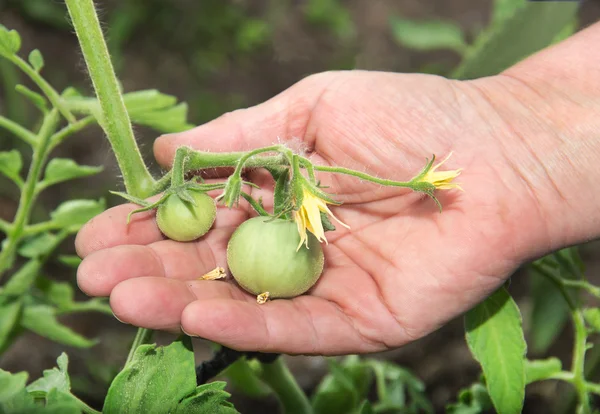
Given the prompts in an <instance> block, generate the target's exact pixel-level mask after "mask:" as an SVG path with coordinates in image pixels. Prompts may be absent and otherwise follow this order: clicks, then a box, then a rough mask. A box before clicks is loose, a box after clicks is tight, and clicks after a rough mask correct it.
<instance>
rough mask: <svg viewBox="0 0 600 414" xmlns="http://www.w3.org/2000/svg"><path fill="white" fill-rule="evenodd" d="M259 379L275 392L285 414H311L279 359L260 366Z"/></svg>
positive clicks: (302, 395)
mask: <svg viewBox="0 0 600 414" xmlns="http://www.w3.org/2000/svg"><path fill="white" fill-rule="evenodd" d="M260 378H261V379H262V380H263V381H264V382H265V383H266V384H267V385H268V386H269V387H271V389H272V390H273V391H274V392H275V395H276V396H277V398H278V399H279V401H280V403H281V405H282V406H283V412H284V413H285V414H311V413H313V409H312V406H311V405H310V402H309V401H308V398H307V397H306V394H305V393H304V391H302V388H300V386H299V385H298V383H297V382H296V379H295V378H294V376H293V375H292V373H291V372H290V370H289V369H288V367H287V365H286V364H285V362H284V360H283V359H282V358H281V357H279V358H277V359H276V360H275V362H271V363H268V364H261V373H260Z"/></svg>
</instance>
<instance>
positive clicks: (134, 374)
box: [102, 337, 196, 414]
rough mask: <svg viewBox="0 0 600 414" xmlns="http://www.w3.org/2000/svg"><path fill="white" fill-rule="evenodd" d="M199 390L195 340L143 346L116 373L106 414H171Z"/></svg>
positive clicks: (107, 401)
mask: <svg viewBox="0 0 600 414" xmlns="http://www.w3.org/2000/svg"><path fill="white" fill-rule="evenodd" d="M195 389H196V372H195V366H194V352H193V351H192V344H191V340H190V338H188V337H181V338H179V339H177V340H176V341H174V342H173V343H172V344H170V345H169V346H164V347H157V346H156V345H141V346H140V347H138V349H137V350H136V351H135V355H134V357H133V360H132V361H131V362H130V363H129V364H127V365H126V366H125V368H124V369H123V370H122V371H121V372H120V373H119V374H118V375H117V376H116V378H115V379H114V381H113V382H112V384H111V386H110V388H109V390H108V394H107V396H106V400H105V401H104V409H103V410H102V412H103V413H104V414H112V413H118V414H127V413H149V414H150V413H167V412H174V411H175V410H176V408H177V404H178V402H179V401H181V400H182V399H183V398H185V397H187V396H188V395H190V394H192V393H193V392H194V390H195Z"/></svg>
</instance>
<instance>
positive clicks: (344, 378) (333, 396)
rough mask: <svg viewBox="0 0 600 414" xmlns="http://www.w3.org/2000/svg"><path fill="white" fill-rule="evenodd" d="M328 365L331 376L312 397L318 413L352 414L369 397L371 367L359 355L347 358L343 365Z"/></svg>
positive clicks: (324, 380) (319, 386) (371, 380)
mask: <svg viewBox="0 0 600 414" xmlns="http://www.w3.org/2000/svg"><path fill="white" fill-rule="evenodd" d="M328 362H329V369H330V371H331V373H330V374H328V375H326V376H325V377H324V378H323V380H322V381H321V382H320V383H319V385H318V386H317V389H316V391H315V393H314V394H313V397H312V406H313V409H314V412H315V414H320V413H323V414H325V413H331V414H335V413H340V414H345V413H350V412H353V411H354V410H356V409H358V407H359V406H360V404H362V402H363V400H364V399H365V398H366V396H367V393H368V392H369V388H370V385H371V383H372V382H373V375H372V373H371V369H370V367H369V365H368V364H367V363H366V362H364V361H362V360H361V359H360V358H359V357H358V356H356V355H352V356H349V357H346V359H344V361H343V362H341V363H337V362H335V360H333V359H331V360H329V361H328Z"/></svg>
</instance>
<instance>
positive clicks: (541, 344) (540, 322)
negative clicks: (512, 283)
mask: <svg viewBox="0 0 600 414" xmlns="http://www.w3.org/2000/svg"><path fill="white" fill-rule="evenodd" d="M530 273H531V275H530V291H531V299H532V305H533V306H532V307H531V316H530V317H531V324H530V326H531V332H530V337H531V341H530V346H531V350H532V351H533V352H534V353H536V354H543V353H545V352H546V351H547V350H548V348H549V347H550V345H552V344H553V343H554V341H555V340H556V338H557V337H558V335H559V334H560V333H561V332H562V331H563V329H564V327H565V325H566V324H567V322H568V320H569V307H568V305H567V304H566V302H565V300H564V298H563V295H562V293H561V292H560V290H559V289H558V288H557V287H556V285H555V284H554V283H552V281H550V280H548V278H547V277H545V276H542V275H540V274H539V273H537V272H536V270H535V269H533V268H532V269H531V271H530Z"/></svg>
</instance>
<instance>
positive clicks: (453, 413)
mask: <svg viewBox="0 0 600 414" xmlns="http://www.w3.org/2000/svg"><path fill="white" fill-rule="evenodd" d="M492 408H493V406H492V400H491V399H490V396H489V394H488V391H487V389H486V388H485V385H483V384H480V383H478V382H477V383H475V384H473V385H471V386H470V387H469V388H464V389H462V390H460V392H459V394H458V402H456V403H451V404H448V405H446V413H447V414H480V413H487V412H489V410H491V409H492Z"/></svg>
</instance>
